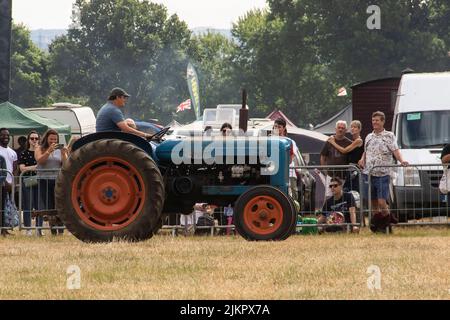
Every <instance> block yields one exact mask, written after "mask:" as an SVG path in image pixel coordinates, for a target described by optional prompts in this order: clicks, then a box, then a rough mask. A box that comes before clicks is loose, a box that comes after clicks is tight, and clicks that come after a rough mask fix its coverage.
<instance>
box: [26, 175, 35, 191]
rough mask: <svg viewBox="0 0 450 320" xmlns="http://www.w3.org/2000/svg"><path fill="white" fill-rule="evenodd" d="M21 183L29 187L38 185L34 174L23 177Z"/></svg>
mask: <svg viewBox="0 0 450 320" xmlns="http://www.w3.org/2000/svg"><path fill="white" fill-rule="evenodd" d="M23 184H24V186H25V187H27V188H31V187H34V186H37V185H38V179H37V177H36V176H29V177H24V178H23Z"/></svg>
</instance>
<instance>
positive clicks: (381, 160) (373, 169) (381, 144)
mask: <svg viewBox="0 0 450 320" xmlns="http://www.w3.org/2000/svg"><path fill="white" fill-rule="evenodd" d="M384 123H385V115H384V113H383V112H381V111H377V112H374V113H373V114H372V127H373V132H372V133H370V134H369V135H367V137H366V141H365V143H364V150H365V151H364V153H363V155H362V157H361V160H360V161H359V165H360V167H361V168H364V170H363V173H364V174H366V175H369V174H370V186H369V187H370V192H371V201H372V213H373V214H372V217H373V218H372V220H373V221H374V222H376V221H380V225H377V224H376V223H375V224H374V225H371V230H372V231H374V232H377V231H383V230H382V229H383V228H385V225H386V223H385V222H386V221H388V223H387V224H388V225H389V224H390V223H393V224H395V223H397V222H398V220H397V218H396V217H394V216H393V215H391V214H390V212H389V207H388V204H387V202H388V200H389V184H390V181H391V177H390V172H391V169H392V168H390V167H389V166H390V165H393V164H395V162H394V157H395V159H397V160H398V161H399V162H400V163H401V164H402V166H407V165H408V162H407V161H405V160H404V159H403V157H402V155H401V153H400V149H399V147H398V145H397V138H396V137H395V135H394V134H393V133H392V132H390V131H386V130H385V129H384ZM381 222H382V223H381Z"/></svg>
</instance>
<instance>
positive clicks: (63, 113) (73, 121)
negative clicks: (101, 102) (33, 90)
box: [27, 102, 95, 137]
mask: <svg viewBox="0 0 450 320" xmlns="http://www.w3.org/2000/svg"><path fill="white" fill-rule="evenodd" d="M27 110H28V111H31V112H33V113H36V114H37V115H39V116H41V117H44V118H48V119H54V120H57V121H59V122H61V123H63V124H68V125H70V128H71V132H72V136H75V137H82V136H85V135H88V134H90V133H94V132H95V115H94V111H92V109H91V108H90V107H84V106H81V105H79V104H71V103H68V102H59V103H54V104H52V106H51V107H48V108H30V109H27Z"/></svg>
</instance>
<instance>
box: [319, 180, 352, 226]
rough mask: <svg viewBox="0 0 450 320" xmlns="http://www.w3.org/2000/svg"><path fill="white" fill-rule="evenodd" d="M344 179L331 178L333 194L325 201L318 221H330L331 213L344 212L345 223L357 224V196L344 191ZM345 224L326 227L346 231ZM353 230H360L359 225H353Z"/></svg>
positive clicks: (323, 222) (320, 222) (322, 222)
mask: <svg viewBox="0 0 450 320" xmlns="http://www.w3.org/2000/svg"><path fill="white" fill-rule="evenodd" d="M342 185H343V181H342V179H340V178H339V177H333V178H331V180H330V184H329V186H328V187H329V188H330V189H331V193H332V194H333V195H332V196H331V197H330V198H328V199H327V201H326V202H325V204H324V206H323V208H322V213H321V214H320V216H319V218H318V220H317V223H319V224H325V223H327V221H329V220H330V219H329V218H330V216H331V215H333V214H334V215H336V213H338V214H339V213H342V215H343V216H344V221H343V223H352V224H356V205H355V198H354V197H353V194H351V193H350V192H343V189H342ZM345 230H346V227H345V226H342V227H340V226H330V227H326V228H325V231H327V232H336V231H345ZM352 231H353V232H359V228H358V227H357V226H353V227H352Z"/></svg>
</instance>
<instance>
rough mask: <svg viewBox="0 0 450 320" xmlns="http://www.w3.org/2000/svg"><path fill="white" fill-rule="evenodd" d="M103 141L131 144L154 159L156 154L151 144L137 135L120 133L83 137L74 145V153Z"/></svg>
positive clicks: (111, 132)
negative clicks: (109, 140) (110, 140)
mask: <svg viewBox="0 0 450 320" xmlns="http://www.w3.org/2000/svg"><path fill="white" fill-rule="evenodd" d="M102 139H118V140H123V141H127V142H130V143H132V144H134V145H135V146H137V147H138V148H140V149H142V150H143V151H145V152H146V153H147V154H148V155H149V156H150V157H151V158H152V159H154V152H153V149H152V147H151V145H150V143H149V142H147V141H146V140H145V139H143V138H141V137H139V136H137V135H135V134H131V133H126V132H119V131H106V132H97V133H92V134H89V135H87V136H84V137H81V138H80V139H78V140H77V141H75V143H74V144H73V147H72V151H75V150H77V149H79V148H81V147H82V146H84V145H86V144H88V143H90V142H93V141H97V140H102Z"/></svg>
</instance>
